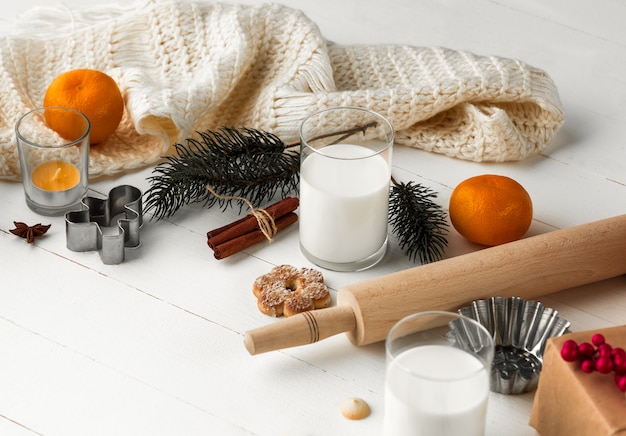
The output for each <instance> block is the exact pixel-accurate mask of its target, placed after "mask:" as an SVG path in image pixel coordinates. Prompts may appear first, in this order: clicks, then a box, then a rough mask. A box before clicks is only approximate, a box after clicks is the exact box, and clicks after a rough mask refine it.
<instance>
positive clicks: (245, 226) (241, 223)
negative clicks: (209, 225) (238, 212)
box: [207, 197, 300, 249]
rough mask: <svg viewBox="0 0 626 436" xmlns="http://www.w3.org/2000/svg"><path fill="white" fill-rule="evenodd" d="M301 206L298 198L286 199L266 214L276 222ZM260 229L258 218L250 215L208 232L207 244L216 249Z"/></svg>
mask: <svg viewBox="0 0 626 436" xmlns="http://www.w3.org/2000/svg"><path fill="white" fill-rule="evenodd" d="M299 204H300V200H299V199H298V198H297V197H286V198H283V199H282V200H280V201H278V202H276V203H274V204H272V205H270V206H268V207H267V208H265V212H267V213H268V214H269V216H270V217H272V219H273V220H274V221H276V220H278V219H279V218H280V217H282V216H284V215H286V214H288V213H290V212H293V211H294V210H296V209H297V208H298V206H299ZM258 229H259V223H258V221H257V219H256V217H254V216H252V215H248V216H245V217H243V218H241V219H238V220H237V221H234V222H232V223H230V224H227V225H225V226H222V227H220V228H217V229H214V230H210V231H208V232H207V244H208V245H209V247H211V248H213V249H214V248H215V247H216V246H218V245H220V244H223V243H225V242H227V241H230V240H233V239H236V238H239V237H241V236H243V235H245V234H247V233H250V232H252V231H254V230H258Z"/></svg>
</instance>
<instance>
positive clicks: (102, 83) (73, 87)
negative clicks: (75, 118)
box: [43, 69, 124, 144]
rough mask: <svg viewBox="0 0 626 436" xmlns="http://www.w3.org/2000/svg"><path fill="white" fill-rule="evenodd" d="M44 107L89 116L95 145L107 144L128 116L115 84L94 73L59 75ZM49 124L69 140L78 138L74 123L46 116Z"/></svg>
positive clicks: (105, 76) (82, 71)
mask: <svg viewBox="0 0 626 436" xmlns="http://www.w3.org/2000/svg"><path fill="white" fill-rule="evenodd" d="M43 105H44V107H50V106H63V107H69V108H72V109H75V110H77V111H79V112H82V113H83V114H85V116H86V117H87V118H88V119H89V122H90V123H91V133H90V140H91V143H92V144H99V143H101V142H103V141H104V140H105V139H107V138H108V137H109V136H110V135H111V134H112V133H113V132H115V130H116V129H117V126H118V125H119V123H120V121H121V120H122V115H123V114H124V99H123V97H122V93H121V92H120V89H119V87H118V86H117V83H116V82H115V80H113V78H112V77H111V76H109V75H108V74H105V73H103V72H101V71H97V70H91V69H76V70H70V71H66V72H64V73H61V74H59V75H58V76H57V77H55V78H54V80H52V82H51V83H50V85H48V89H47V90H46V94H45V96H44V100H43ZM46 122H47V123H48V125H49V126H50V128H52V129H53V130H55V131H56V132H57V133H58V134H59V135H61V136H63V137H64V138H66V139H70V138H75V137H77V135H76V131H75V129H76V128H75V126H74V125H73V123H71V122H69V121H68V120H65V119H63V118H62V117H54V116H50V117H48V116H46Z"/></svg>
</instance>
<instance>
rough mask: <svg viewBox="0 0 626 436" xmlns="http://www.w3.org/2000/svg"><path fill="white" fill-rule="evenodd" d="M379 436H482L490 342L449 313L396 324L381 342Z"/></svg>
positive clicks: (425, 314)
mask: <svg viewBox="0 0 626 436" xmlns="http://www.w3.org/2000/svg"><path fill="white" fill-rule="evenodd" d="M385 347H386V353H387V363H386V375H385V417H384V424H383V425H384V430H383V435H384V436H392V435H393V436H403V435H411V436H452V435H455V436H456V435H463V436H482V435H484V433H485V422H486V415H487V400H488V398H489V391H490V386H489V383H490V378H491V377H490V374H491V363H492V360H493V355H494V341H493V338H492V336H491V335H490V334H489V331H488V330H487V329H486V328H485V327H483V326H482V325H480V324H479V323H478V322H476V321H474V320H472V319H470V318H467V317H465V316H463V315H459V314H457V313H452V312H439V311H433V312H421V313H417V314H414V315H410V316H408V317H406V318H403V319H402V320H400V321H399V322H398V323H397V324H396V325H395V326H394V327H393V328H392V329H391V330H390V331H389V334H388V336H387V339H386V342H385Z"/></svg>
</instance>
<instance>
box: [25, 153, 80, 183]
mask: <svg viewBox="0 0 626 436" xmlns="http://www.w3.org/2000/svg"><path fill="white" fill-rule="evenodd" d="M31 179H32V182H33V185H35V186H36V187H37V188H39V189H42V190H44V191H66V190H68V189H72V188H73V187H74V186H76V185H78V182H80V171H79V170H78V168H76V166H74V165H72V164H71V163H69V162H65V161H61V160H53V161H48V162H44V163H41V164H39V165H37V166H36V167H35V168H34V169H33V173H32V176H31Z"/></svg>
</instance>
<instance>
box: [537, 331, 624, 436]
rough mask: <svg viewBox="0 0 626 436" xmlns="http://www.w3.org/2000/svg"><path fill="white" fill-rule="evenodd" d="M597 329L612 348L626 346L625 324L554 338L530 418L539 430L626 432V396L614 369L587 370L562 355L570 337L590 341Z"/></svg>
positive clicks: (571, 434)
mask: <svg viewBox="0 0 626 436" xmlns="http://www.w3.org/2000/svg"><path fill="white" fill-rule="evenodd" d="M595 333H602V334H603V335H604V336H605V338H606V342H607V343H608V344H610V345H611V346H613V347H622V348H624V349H626V326H620V327H612V328H607V329H600V330H594V331H587V332H576V333H571V334H567V335H563V336H560V337H557V338H552V339H549V341H548V344H547V346H546V351H545V353H544V360H543V368H542V370H541V376H540V377H539V385H538V387H537V391H536V393H535V399H534V402H533V406H532V411H531V416H530V425H531V426H532V427H534V428H535V429H536V430H537V431H538V432H539V434H541V435H546V436H561V435H563V436H565V435H567V436H575V435H585V436H587V435H599V436H605V435H607V436H608V435H620V436H626V395H624V392H622V391H620V390H619V389H618V387H617V385H616V384H615V380H614V373H610V374H600V373H598V372H594V373H592V374H586V373H584V372H582V370H581V369H580V364H579V363H578V362H566V361H565V360H563V358H562V357H561V346H562V345H563V343H564V342H565V341H566V340H568V339H573V340H575V341H576V342H577V343H581V342H591V337H592V336H593V335H594V334H595Z"/></svg>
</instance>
